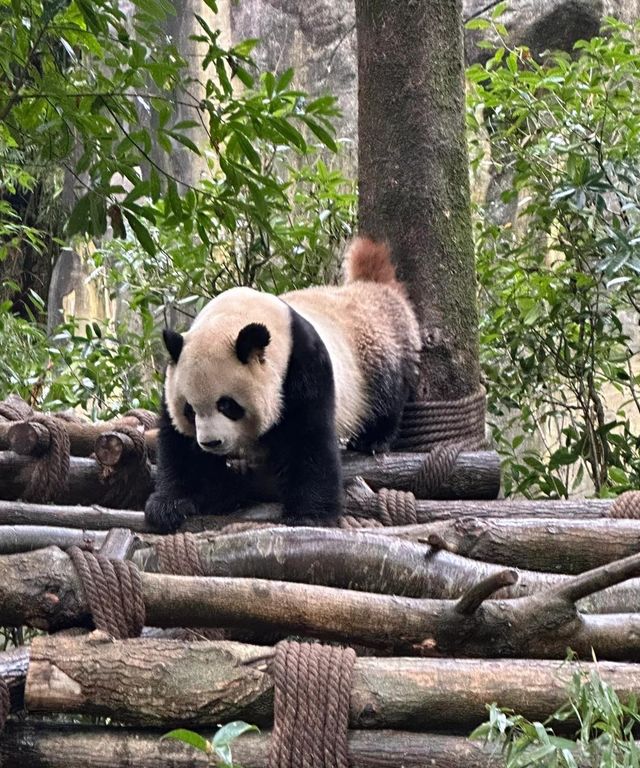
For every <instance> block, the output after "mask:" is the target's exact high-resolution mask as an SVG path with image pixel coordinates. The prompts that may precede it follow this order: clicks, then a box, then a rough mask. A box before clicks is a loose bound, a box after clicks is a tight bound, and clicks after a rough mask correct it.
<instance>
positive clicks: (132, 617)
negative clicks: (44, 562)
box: [68, 547, 145, 640]
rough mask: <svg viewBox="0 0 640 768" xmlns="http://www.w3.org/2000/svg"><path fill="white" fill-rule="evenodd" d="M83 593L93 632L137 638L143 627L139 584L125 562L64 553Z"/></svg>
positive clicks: (137, 575)
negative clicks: (76, 575) (98, 631)
mask: <svg viewBox="0 0 640 768" xmlns="http://www.w3.org/2000/svg"><path fill="white" fill-rule="evenodd" d="M68 554H69V557H70V558H71V560H72V562H73V564H74V566H75V568H76V571H77V572H78V576H79V577H80V582H81V583H82V589H83V590H84V593H85V597H86V601H87V604H88V606H89V610H90V612H91V617H92V619H93V625H94V627H95V628H96V629H100V630H102V631H103V632H108V633H109V634H110V635H111V636H112V637H115V638H117V639H119V640H122V639H124V638H127V637H138V636H139V635H140V632H141V631H142V627H143V626H144V615H145V610H144V601H143V599H142V581H141V579H140V572H139V571H138V569H137V567H136V566H135V565H134V564H133V563H132V562H130V561H128V560H125V561H123V560H109V558H107V557H105V556H104V555H100V554H98V555H94V554H93V553H92V552H84V551H83V550H81V549H80V548H79V547H71V548H70V549H69V550H68Z"/></svg>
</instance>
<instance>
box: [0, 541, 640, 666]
mask: <svg viewBox="0 0 640 768" xmlns="http://www.w3.org/2000/svg"><path fill="white" fill-rule="evenodd" d="M638 575H640V555H633V556H631V557H628V558H625V559H624V560H619V561H617V562H615V563H611V564H609V565H606V566H603V567H602V568H598V569H595V570H593V571H589V572H587V573H584V574H580V575H579V576H574V577H572V578H570V579H564V580H563V581H562V582H561V583H559V584H557V585H552V586H550V587H548V588H546V589H543V590H541V591H538V592H535V593H534V594H531V595H529V596H527V597H520V598H514V599H510V600H489V599H487V598H489V597H491V596H492V595H493V594H495V593H497V592H499V590H500V589H501V588H503V587H505V586H506V585H509V584H513V583H514V582H515V580H516V579H517V573H516V572H514V571H499V572H497V573H493V574H490V575H488V576H486V577H485V578H483V579H482V580H479V581H478V583H476V584H474V585H473V586H472V587H471V588H470V589H467V590H464V591H463V594H462V596H461V598H460V599H459V600H458V601H454V600H435V599H415V598H408V597H398V596H395V595H393V596H388V595H378V594H372V593H365V592H356V591H353V590H342V589H335V588H331V587H322V586H313V585H308V584H292V583H288V582H282V581H265V580H259V579H241V578H238V579H234V578H215V577H213V578H203V577H185V576H169V575H164V574H149V573H142V574H141V582H142V598H143V601H144V604H145V609H146V622H147V624H149V625H151V626H155V627H189V626H191V627H233V628H249V629H251V630H252V631H257V632H259V631H278V632H284V633H293V634H299V635H309V636H313V637H321V638H330V639H339V640H342V641H347V642H355V643H362V644H364V645H370V646H376V647H384V648H389V649H395V650H396V651H398V650H399V651H403V652H405V653H419V654H427V655H434V654H436V655H440V654H450V655H451V654H455V655H457V656H473V657H501V656H508V657H523V656H529V657H531V658H564V657H565V655H566V651H567V648H572V649H573V650H574V651H575V652H576V653H577V654H578V656H579V657H581V658H589V657H590V656H591V654H592V653H593V652H594V653H595V654H596V656H597V657H598V658H601V659H613V660H629V659H631V660H638V659H640V614H639V613H628V614H608V615H590V614H588V613H581V612H579V611H578V610H577V609H576V603H578V602H579V601H581V600H584V599H585V598H587V597H588V596H591V595H593V594H594V593H597V592H600V591H602V590H606V589H607V588H608V587H612V586H613V585H620V584H621V582H623V581H625V580H628V579H632V578H634V577H637V576H638ZM617 589H620V587H618V588H617ZM635 592H636V593H637V589H636V590H635ZM609 594H610V595H614V596H618V595H617V592H616V589H611V590H609ZM623 594H624V593H623ZM633 595H634V591H633V590H631V589H630V590H629V592H627V594H626V595H625V597H626V600H627V602H626V604H624V603H623V608H622V609H623V610H629V605H630V599H631V598H632V597H633ZM636 599H637V594H636ZM586 604H587V605H593V600H592V599H590V600H587V601H586ZM0 608H1V615H0V623H2V624H4V625H7V626H21V625H23V624H29V625H30V626H34V627H37V628H41V629H47V630H54V629H58V628H61V627H70V626H71V627H72V626H88V625H89V615H88V608H87V604H86V599H85V595H84V590H83V589H82V588H81V585H80V581H79V578H78V575H77V573H76V571H75V568H74V566H73V565H72V563H71V560H70V559H69V557H68V556H67V555H66V554H65V553H64V552H62V551H61V550H59V549H56V548H55V547H51V548H49V549H45V550H39V551H37V552H30V553H27V554H22V555H7V556H5V557H3V558H0Z"/></svg>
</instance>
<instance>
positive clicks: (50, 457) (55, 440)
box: [22, 413, 71, 502]
mask: <svg viewBox="0 0 640 768" xmlns="http://www.w3.org/2000/svg"><path fill="white" fill-rule="evenodd" d="M29 421H31V422H36V423H38V424H43V425H44V426H45V427H46V428H47V430H48V431H49V447H48V449H47V451H46V452H45V453H44V455H43V456H41V457H40V458H39V459H37V460H35V461H34V465H33V470H32V472H31V477H30V478H29V482H28V484H27V487H26V488H25V490H24V491H23V493H22V498H23V499H24V501H37V502H45V501H55V500H56V499H58V498H59V497H60V495H61V494H62V492H63V490H64V489H65V487H66V485H67V480H68V478H69V466H70V462H71V441H70V440H69V433H68V432H67V428H66V426H65V423H64V422H63V421H62V420H60V419H56V418H54V417H53V416H48V415H47V414H44V413H34V414H33V415H31V416H30V417H29Z"/></svg>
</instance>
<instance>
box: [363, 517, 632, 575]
mask: <svg viewBox="0 0 640 768" xmlns="http://www.w3.org/2000/svg"><path fill="white" fill-rule="evenodd" d="M378 530H379V532H380V533H381V534H383V535H389V536H394V537H399V538H406V539H410V540H413V541H416V540H418V541H430V540H432V538H433V537H434V536H435V537H438V539H439V540H440V541H441V542H442V543H443V544H445V545H446V547H447V549H448V550H449V551H451V552H455V553H456V554H458V555H463V556H464V557H469V558H473V559H475V560H481V561H485V562H490V563H496V564H497V563H499V564H501V565H507V566H511V567H517V568H529V569H532V570H535V571H548V572H552V573H581V572H582V571H587V570H589V569H591V568H597V567H598V566H599V565H604V564H605V563H610V562H612V561H613V560H619V559H620V558H623V557H627V556H628V555H632V554H634V553H635V552H638V551H639V550H640V520H620V519H611V518H610V519H607V518H603V519H585V520H575V519H573V520H572V519H570V518H566V519H545V518H527V517H524V518H520V519H517V518H514V519H511V520H509V519H505V518H501V517H500V518H490V517H489V518H479V517H460V518H458V519H457V520H446V521H440V522H435V523H430V524H428V525H407V526H397V527H393V528H382V529H378Z"/></svg>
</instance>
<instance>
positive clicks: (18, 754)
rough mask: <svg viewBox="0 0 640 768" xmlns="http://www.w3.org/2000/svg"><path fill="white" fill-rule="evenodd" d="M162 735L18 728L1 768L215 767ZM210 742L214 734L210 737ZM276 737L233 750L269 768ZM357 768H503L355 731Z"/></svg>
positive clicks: (244, 742)
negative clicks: (270, 748) (271, 745)
mask: <svg viewBox="0 0 640 768" xmlns="http://www.w3.org/2000/svg"><path fill="white" fill-rule="evenodd" d="M161 733H162V732H161V731H157V732H154V731H148V730H137V731H136V730H133V729H131V728H113V727H112V728H107V727H100V726H86V725H85V726H82V725H76V726H69V725H60V724H57V723H56V724H49V723H10V724H9V725H8V726H7V728H6V729H5V731H4V733H3V734H2V739H0V766H6V767H7V768H9V766H12V768H87V766H89V765H90V766H92V768H168V767H170V768H211V760H210V758H209V757H208V756H207V755H205V754H203V753H202V752H199V751H197V750H195V749H194V748H193V747H190V746H188V745H187V744H183V743H181V742H177V741H173V740H161V738H160V737H161ZM204 735H206V736H207V737H209V736H210V734H209V733H207V734H204ZM269 741H270V734H269V733H268V732H267V733H263V734H260V735H258V734H247V735H245V736H242V737H241V738H240V739H238V740H237V741H235V742H234V743H233V744H232V747H231V753H232V756H233V759H234V762H235V763H236V764H238V765H242V766H244V768H268V766H269ZM348 741H349V765H350V766H351V768H399V766H403V768H424V766H425V765H430V766H437V768H502V766H504V762H503V761H502V760H501V759H500V758H498V757H492V756H491V752H490V751H489V750H487V749H483V748H482V746H481V745H479V744H477V743H474V742H470V741H469V740H468V739H466V738H465V737H464V736H445V735H441V734H433V733H428V734H427V733H407V732H402V731H370V732H368V733H363V732H360V731H350V732H349V736H348Z"/></svg>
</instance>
